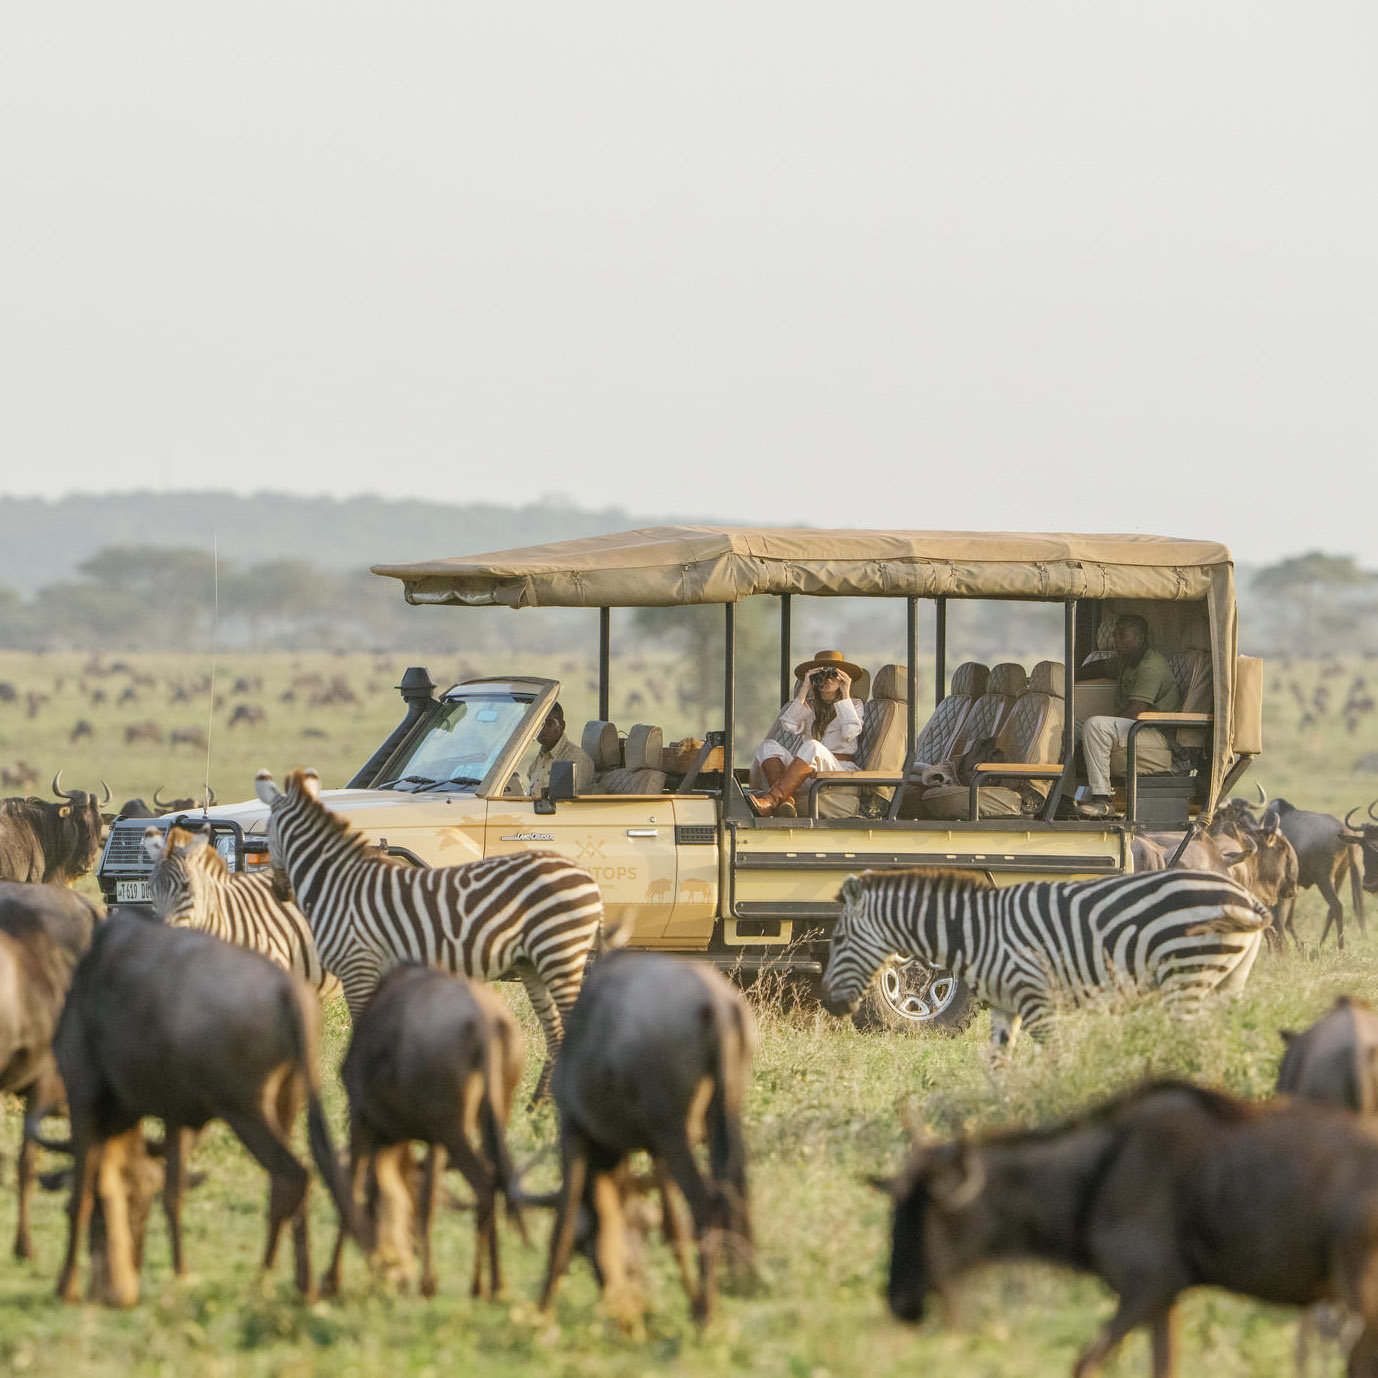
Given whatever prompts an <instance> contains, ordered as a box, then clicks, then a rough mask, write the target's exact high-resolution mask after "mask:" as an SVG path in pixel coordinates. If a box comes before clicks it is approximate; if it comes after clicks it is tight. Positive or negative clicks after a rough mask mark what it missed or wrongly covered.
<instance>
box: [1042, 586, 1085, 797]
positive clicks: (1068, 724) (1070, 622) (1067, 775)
mask: <svg viewBox="0 0 1378 1378" xmlns="http://www.w3.org/2000/svg"><path fill="white" fill-rule="evenodd" d="M1076 653H1077V600H1076V599H1075V598H1068V599H1066V600H1065V601H1064V602H1063V605H1062V703H1063V712H1062V774H1061V775H1059V776H1058V778H1057V779H1056V780H1054V781H1053V787H1052V789H1050V790H1049V791H1048V802H1047V805H1046V807H1045V808H1044V810H1043V817H1044V818H1049V819H1051V818H1055V817H1056V816H1057V806H1058V804H1059V803H1060V802H1061V800H1062V796H1063V795H1064V794H1065V793H1066V792H1067V787H1068V786H1069V785H1070V784H1071V783H1072V753H1073V752H1074V751H1075V750H1076V743H1077V732H1076V728H1077V724H1076V718H1075V716H1074V715H1075V713H1076V679H1077V675H1076V669H1077V667H1076V664H1075V656H1076Z"/></svg>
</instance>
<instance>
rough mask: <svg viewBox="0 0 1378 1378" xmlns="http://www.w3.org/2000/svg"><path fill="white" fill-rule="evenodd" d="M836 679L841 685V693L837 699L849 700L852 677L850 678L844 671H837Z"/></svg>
mask: <svg viewBox="0 0 1378 1378" xmlns="http://www.w3.org/2000/svg"><path fill="white" fill-rule="evenodd" d="M837 678H838V679H839V681H841V684H842V693H841V694H840V695H839V696H838V697H839V698H844V699H849V698H851V697H852V677H851V675H849V674H848V673H847V672H846V670H839V671H838V672H837Z"/></svg>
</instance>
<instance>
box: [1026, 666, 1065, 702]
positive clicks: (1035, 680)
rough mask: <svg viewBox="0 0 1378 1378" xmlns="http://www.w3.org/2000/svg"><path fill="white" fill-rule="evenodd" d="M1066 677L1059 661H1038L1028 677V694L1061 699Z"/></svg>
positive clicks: (1063, 667)
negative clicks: (1047, 695) (1049, 695)
mask: <svg viewBox="0 0 1378 1378" xmlns="http://www.w3.org/2000/svg"><path fill="white" fill-rule="evenodd" d="M1066 676H1067V671H1066V667H1065V666H1064V665H1063V663H1062V662H1061V661H1060V660H1040V661H1039V662H1038V664H1037V665H1035V666H1034V667H1033V674H1031V675H1030V676H1029V693H1031V694H1051V695H1052V696H1053V698H1055V699H1060V698H1063V697H1064V692H1063V691H1064V690H1065V689H1066V688H1067V678H1066Z"/></svg>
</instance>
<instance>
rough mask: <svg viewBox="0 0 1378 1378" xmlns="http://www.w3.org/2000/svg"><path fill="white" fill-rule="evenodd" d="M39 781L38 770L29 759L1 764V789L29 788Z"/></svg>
mask: <svg viewBox="0 0 1378 1378" xmlns="http://www.w3.org/2000/svg"><path fill="white" fill-rule="evenodd" d="M37 783H38V772H37V771H36V770H35V769H34V768H33V767H32V766H31V765H30V764H29V763H28V762H27V761H16V762H15V763H14V764H13V765H12V766H0V789H29V788H30V787H31V786H33V785H36V784H37Z"/></svg>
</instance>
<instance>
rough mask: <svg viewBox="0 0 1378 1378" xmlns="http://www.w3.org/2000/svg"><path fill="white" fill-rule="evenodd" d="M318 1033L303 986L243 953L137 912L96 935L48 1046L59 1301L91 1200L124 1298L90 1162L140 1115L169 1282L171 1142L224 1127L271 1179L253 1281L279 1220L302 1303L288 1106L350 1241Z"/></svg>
mask: <svg viewBox="0 0 1378 1378" xmlns="http://www.w3.org/2000/svg"><path fill="white" fill-rule="evenodd" d="M319 1022H320V1011H319V1007H318V1005H317V1003H316V998H315V996H314V995H312V993H311V992H310V990H309V989H308V988H307V986H306V985H305V983H304V982H302V981H301V980H300V979H298V978H296V977H294V976H291V975H289V974H288V973H287V972H285V971H283V970H282V969H281V968H280V967H276V966H274V965H273V964H272V963H271V962H270V961H268V960H267V959H266V958H265V957H260V956H259V955H258V954H257V953H256V952H246V951H244V950H243V949H241V948H237V947H233V946H231V945H230V944H229V943H223V942H221V941H220V940H219V939H218V938H212V937H210V936H208V935H207V934H205V933H199V932H197V931H195V930H193V929H185V928H165V927H164V926H163V925H162V924H159V923H156V922H153V921H151V920H148V919H144V918H141V917H139V916H137V915H136V914H130V913H124V914H122V913H115V914H112V915H111V917H110V918H109V919H107V920H106V922H105V923H104V924H102V925H101V926H100V928H99V929H98V930H97V932H96V935H95V937H94V938H93V940H92V943H91V947H90V949H89V950H88V952H87V953H86V955H85V957H83V958H82V960H81V961H80V962H79V963H78V965H77V969H76V972H75V973H74V975H73V978H72V985H71V992H70V994H69V996H68V999H67V1004H66V1006H65V1008H64V1009H63V1012H62V1018H61V1020H60V1021H59V1023H58V1028H57V1032H56V1034H55V1035H54V1039H53V1051H54V1053H55V1055H56V1057H57V1063H58V1068H59V1070H60V1072H61V1074H62V1079H63V1082H64V1083H65V1085H66V1088H67V1103H68V1108H69V1114H70V1117H71V1125H72V1153H73V1185H72V1199H71V1204H70V1207H69V1220H68V1234H67V1256H66V1261H65V1262H64V1264H63V1268H62V1273H61V1275H60V1277H59V1279H58V1285H57V1291H58V1295H59V1296H60V1297H62V1298H63V1299H65V1300H68V1301H74V1300H75V1299H76V1297H77V1285H76V1264H77V1256H78V1251H79V1248H80V1240H81V1236H82V1234H83V1233H84V1232H85V1229H86V1225H87V1221H88V1219H89V1216H90V1213H91V1208H92V1201H93V1195H94V1193H95V1192H97V1191H99V1193H100V1197H101V1202H102V1207H103V1209H104V1212H105V1221H106V1229H107V1232H108V1235H109V1256H110V1264H109V1272H110V1293H111V1299H112V1300H113V1301H114V1302H115V1304H117V1305H132V1304H133V1303H134V1302H135V1301H137V1300H138V1294H139V1280H138V1274H137V1273H136V1272H135V1269H134V1261H133V1247H132V1240H131V1238H130V1234H129V1223H128V1206H127V1203H126V1200H125V1197H124V1193H123V1190H122V1189H117V1187H116V1184H115V1183H113V1182H112V1181H111V1173H110V1172H109V1170H108V1169H109V1160H108V1159H107V1158H106V1156H105V1149H106V1145H107V1144H108V1143H109V1142H110V1141H111V1140H116V1139H119V1138H120V1137H121V1136H123V1135H125V1134H127V1133H128V1132H129V1131H130V1130H131V1129H133V1128H135V1126H137V1124H138V1122H139V1120H140V1118H141V1117H142V1116H145V1115H150V1116H154V1117H155V1118H158V1119H161V1120H162V1121H163V1124H164V1127H165V1130H166V1142H167V1166H166V1185H165V1187H164V1192H163V1205H164V1208H165V1210H166V1212H167V1216H168V1224H169V1227H170V1230H171V1234H172V1257H173V1268H174V1270H175V1271H176V1272H177V1273H179V1274H180V1273H181V1272H182V1271H183V1255H182V1238H181V1196H182V1185H183V1182H182V1167H183V1158H184V1156H185V1154H184V1147H185V1143H184V1141H185V1131H187V1130H196V1129H200V1128H201V1127H202V1126H203V1125H205V1124H206V1123H207V1122H208V1121H209V1120H212V1119H223V1120H224V1121H225V1122H226V1123H227V1124H228V1125H229V1126H230V1128H231V1129H232V1130H233V1131H234V1132H235V1134H236V1135H237V1136H238V1137H239V1139H240V1141H241V1142H242V1143H243V1144H244V1146H245V1148H247V1149H248V1150H249V1152H250V1153H251V1154H253V1156H254V1157H255V1158H256V1159H257V1160H258V1162H259V1163H260V1164H261V1165H262V1166H263V1167H264V1168H265V1169H266V1171H267V1172H268V1174H269V1176H270V1179H271V1183H272V1186H271V1191H270V1194H269V1218H268V1242H267V1247H266V1249H265V1251H264V1257H263V1267H264V1269H265V1270H266V1269H268V1268H270V1267H271V1266H272V1263H273V1259H274V1257H275V1255H276V1252H277V1245H278V1239H279V1236H280V1234H281V1231H282V1227H283V1225H284V1224H286V1223H288V1222H289V1221H290V1222H291V1225H292V1236H293V1244H294V1246H295V1248H294V1252H295V1255H296V1283H297V1287H298V1288H299V1289H300V1290H301V1291H302V1292H303V1293H305V1294H308V1295H309V1294H310V1293H311V1290H312V1280H311V1265H310V1258H309V1249H308V1240H307V1219H306V1209H305V1206H306V1191H307V1186H308V1184H309V1178H308V1176H307V1172H306V1169H305V1168H304V1167H303V1166H302V1165H301V1163H300V1162H298V1160H297V1159H296V1157H295V1156H294V1155H293V1153H292V1151H291V1149H290V1147H289V1146H288V1141H289V1137H290V1134H291V1130H292V1123H293V1121H294V1120H295V1119H296V1115H297V1111H298V1109H299V1107H300V1104H301V1101H302V1100H303V1099H305V1101H306V1106H307V1129H308V1140H309V1142H310V1146H311V1152H312V1156H313V1157H314V1158H315V1160H316V1165H317V1167H318V1168H319V1169H320V1173H321V1176H322V1177H324V1178H325V1180H326V1183H327V1185H328V1187H329V1188H330V1193H331V1196H332V1197H333V1198H334V1201H335V1205H336V1208H337V1210H338V1211H339V1213H340V1217H341V1219H342V1220H343V1221H344V1222H346V1224H347V1228H348V1229H349V1230H350V1231H351V1232H355V1229H356V1215H355V1210H354V1205H353V1202H352V1200H351V1199H350V1197H349V1193H348V1191H347V1190H346V1187H345V1184H344V1180H343V1176H342V1174H341V1172H340V1168H339V1164H338V1162H337V1161H336V1158H335V1154H334V1150H333V1149H332V1148H331V1144H330V1134H329V1130H328V1129H327V1127H326V1121H325V1115H324V1112H323V1110H322V1107H321V1101H320V1081H319V1077H318V1073H317V1056H316V1049H317V1042H318V1035H319V1028H318V1026H319Z"/></svg>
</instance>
